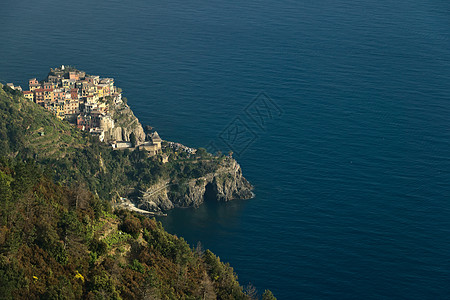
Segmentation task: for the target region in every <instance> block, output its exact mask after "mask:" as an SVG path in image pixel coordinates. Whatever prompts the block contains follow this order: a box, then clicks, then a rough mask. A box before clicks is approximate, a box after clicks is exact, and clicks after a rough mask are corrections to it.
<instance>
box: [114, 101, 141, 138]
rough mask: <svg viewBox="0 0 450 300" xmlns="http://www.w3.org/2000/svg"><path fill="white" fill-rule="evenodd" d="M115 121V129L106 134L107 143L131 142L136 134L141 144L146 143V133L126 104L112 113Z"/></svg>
mask: <svg viewBox="0 0 450 300" xmlns="http://www.w3.org/2000/svg"><path fill="white" fill-rule="evenodd" d="M110 113H111V115H112V117H113V120H114V128H111V129H109V130H108V131H107V132H105V141H106V142H109V141H125V142H129V141H130V135H131V133H134V136H135V137H136V141H137V142H138V143H139V144H140V143H143V142H144V141H145V133H144V129H143V128H142V125H141V123H140V122H139V120H138V118H137V117H136V116H135V115H134V113H133V111H132V110H131V109H130V107H129V106H128V105H126V104H123V105H121V106H119V107H116V108H114V109H112V111H111V112H110Z"/></svg>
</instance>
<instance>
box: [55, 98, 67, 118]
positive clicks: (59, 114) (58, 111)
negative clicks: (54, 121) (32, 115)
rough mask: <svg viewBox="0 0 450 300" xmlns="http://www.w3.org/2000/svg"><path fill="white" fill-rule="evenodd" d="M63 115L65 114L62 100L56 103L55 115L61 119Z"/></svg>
mask: <svg viewBox="0 0 450 300" xmlns="http://www.w3.org/2000/svg"><path fill="white" fill-rule="evenodd" d="M64 116H65V114H64V102H62V103H58V104H57V105H56V117H57V118H58V119H61V120H63V119H64Z"/></svg>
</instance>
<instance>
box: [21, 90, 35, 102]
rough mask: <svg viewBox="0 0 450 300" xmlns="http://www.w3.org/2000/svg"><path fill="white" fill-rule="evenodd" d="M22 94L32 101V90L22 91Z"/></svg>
mask: <svg viewBox="0 0 450 300" xmlns="http://www.w3.org/2000/svg"><path fill="white" fill-rule="evenodd" d="M23 96H24V97H25V98H27V99H28V100H30V101H34V94H33V92H32V91H24V92H23Z"/></svg>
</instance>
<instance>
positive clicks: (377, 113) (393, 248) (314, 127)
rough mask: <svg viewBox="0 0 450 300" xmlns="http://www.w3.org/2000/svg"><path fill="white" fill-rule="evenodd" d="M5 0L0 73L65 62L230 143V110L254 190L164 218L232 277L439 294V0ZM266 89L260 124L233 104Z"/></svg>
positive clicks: (290, 289) (449, 255) (442, 137)
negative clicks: (270, 110) (269, 107)
mask: <svg viewBox="0 0 450 300" xmlns="http://www.w3.org/2000/svg"><path fill="white" fill-rule="evenodd" d="M5 1H6V2H5ZM5 1H4V3H2V4H3V5H2V8H3V9H2V10H1V11H0V26H1V28H2V30H1V31H0V41H1V42H0V80H1V81H2V82H14V83H18V84H21V85H22V86H26V82H27V80H28V79H29V78H31V77H38V78H44V76H45V75H46V73H47V72H48V68H49V67H53V66H58V65H61V64H66V65H75V66H77V67H78V68H79V69H82V70H85V71H87V72H88V73H92V74H99V75H101V76H112V77H114V78H115V79H116V82H117V85H118V86H120V87H121V88H123V90H124V92H125V96H126V97H127V98H128V99H129V104H130V105H131V106H132V108H133V110H134V112H135V113H136V115H137V116H138V117H139V118H140V120H141V121H142V123H144V124H150V125H152V126H154V127H156V128H157V130H158V132H159V133H160V134H161V136H162V137H163V138H164V139H168V140H174V141H179V142H182V143H184V144H186V145H190V146H194V147H199V146H206V145H211V144H210V142H213V144H214V145H215V147H218V148H220V149H221V150H223V151H228V147H227V145H226V144H225V143H224V141H223V140H222V139H220V136H221V133H223V132H224V130H226V129H227V128H230V127H229V126H230V125H231V126H233V124H235V123H233V121H234V120H235V118H238V120H240V122H241V123H240V124H245V126H244V127H242V125H241V128H245V129H249V130H252V131H251V133H248V134H250V135H247V136H244V137H243V138H242V139H240V141H241V143H240V144H239V145H234V146H237V147H240V148H239V149H241V150H242V149H244V148H245V151H239V153H238V154H239V156H238V157H237V158H238V160H239V162H240V163H241V165H242V167H243V170H244V175H245V176H246V177H247V178H248V179H249V180H250V181H251V182H252V183H253V184H254V185H255V192H256V197H255V198H254V199H252V200H248V201H235V202H231V203H228V204H215V203H207V204H206V205H204V206H202V207H201V208H199V209H197V210H193V209H186V210H174V211H172V212H170V214H169V216H168V217H167V218H165V219H163V220H162V222H163V223H164V225H165V227H166V228H167V230H168V231H170V232H172V233H175V234H177V235H179V236H183V237H184V238H185V239H186V240H187V241H188V242H189V243H191V244H192V245H195V244H196V243H197V241H201V242H202V244H203V245H204V247H205V248H210V249H211V250H212V251H213V252H215V253H216V254H218V255H219V256H220V257H221V259H222V260H224V261H228V262H230V263H231V265H232V266H233V267H234V268H235V270H236V272H237V273H238V274H239V279H240V281H241V283H242V284H247V283H248V282H252V283H253V284H254V285H255V286H256V287H257V288H258V289H259V290H260V291H261V292H262V291H263V289H264V288H269V289H271V290H272V291H273V292H274V293H275V294H276V295H277V296H278V297H279V298H280V299H327V298H329V299H340V298H341V299H353V298H355V299H383V298H384V299H392V298H403V299H443V298H448V297H449V294H450V285H449V282H450V235H449V233H450V197H449V195H450V187H449V185H448V183H449V181H450V175H449V172H450V95H449V88H450V19H449V16H450V3H449V2H448V1H442V0H436V1H427V0H416V1H406V0H399V1H385V0H381V1H374V0H363V1H358V2H355V1H348V0H342V1H332V0H319V1H303V0H297V1H291V0H281V1H269V0H263V1H254V0H250V1H245V2H242V1H235V0H231V1H219V0H213V1H206V2H205V1H196V0H194V1H188V2H186V1H178V0H171V1H164V2H157V1H152V0H150V1H143V0H132V1H115V0H113V1H107V2H106V1H87V0H81V1H77V2H70V1H69V2H64V3H61V1H56V0H42V1H39V5H36V3H35V2H32V1H30V0H24V1H9V0H5ZM261 91H265V93H266V94H267V95H268V96H269V97H270V99H271V101H273V102H271V103H275V104H276V105H277V107H279V109H280V110H279V111H277V114H274V115H273V116H272V118H269V119H267V120H266V123H264V126H263V127H262V128H261V127H258V126H257V125H256V123H254V119H252V116H253V117H254V115H252V114H250V115H248V114H246V112H245V108H246V107H247V106H248V105H249V104H250V103H252V100H253V99H254V98H255V97H256V96H257V95H258V94H259V92H261ZM278 113H279V114H278ZM256 120H258V119H257V118H256ZM222 137H223V136H222ZM249 137H251V139H250V140H252V142H251V143H248V145H247V144H246V142H245V141H248V140H249ZM244 146H245V147H244ZM235 152H236V151H235Z"/></svg>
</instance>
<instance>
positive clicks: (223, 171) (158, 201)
mask: <svg viewBox="0 0 450 300" xmlns="http://www.w3.org/2000/svg"><path fill="white" fill-rule="evenodd" d="M252 189H253V186H252V185H251V184H250V183H249V182H248V181H247V179H245V178H244V176H242V170H241V167H240V166H239V164H238V163H237V162H236V161H235V160H234V159H228V161H227V162H226V163H225V165H224V166H223V167H221V168H219V169H218V170H217V171H216V172H215V173H209V174H206V175H205V176H203V177H200V178H195V179H192V180H190V181H188V182H187V183H184V184H177V183H172V184H171V183H169V182H161V183H158V184H156V185H154V186H152V187H150V188H149V189H148V190H146V191H144V192H143V193H142V196H141V197H140V199H139V201H138V207H139V208H140V209H145V210H149V211H166V210H169V209H172V208H174V207H198V206H200V205H201V204H202V203H203V202H204V201H205V200H215V201H223V202H226V201H231V200H235V199H250V198H252V197H253V196H254V194H253V192H252Z"/></svg>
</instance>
